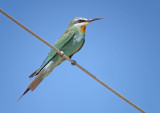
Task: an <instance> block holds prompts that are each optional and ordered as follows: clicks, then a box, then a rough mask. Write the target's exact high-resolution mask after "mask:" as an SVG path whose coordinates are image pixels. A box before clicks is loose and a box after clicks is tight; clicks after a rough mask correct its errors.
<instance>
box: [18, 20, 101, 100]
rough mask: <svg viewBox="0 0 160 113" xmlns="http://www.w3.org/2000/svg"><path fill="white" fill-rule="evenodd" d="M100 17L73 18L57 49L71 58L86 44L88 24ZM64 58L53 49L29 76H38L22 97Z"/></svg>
mask: <svg viewBox="0 0 160 113" xmlns="http://www.w3.org/2000/svg"><path fill="white" fill-rule="evenodd" d="M100 19H102V18H94V19H86V18H82V17H75V18H74V19H72V20H71V22H70V24H69V26H68V28H67V30H66V31H65V32H64V34H63V35H62V36H61V37H60V38H59V39H58V40H57V41H56V43H55V44H54V46H55V47H56V48H57V49H59V50H60V51H61V52H62V54H63V53H64V54H65V55H67V56H68V57H69V58H71V57H72V56H73V55H74V54H75V53H76V52H78V51H79V50H80V49H81V48H82V46H83V45H84V42H85V38H84V37H85V29H86V26H87V25H88V24H89V23H90V22H92V21H95V20H100ZM64 60H65V58H63V57H62V56H61V55H59V54H58V53H57V52H56V51H54V50H53V49H51V51H50V52H49V53H48V56H47V57H46V59H45V60H44V62H43V63H42V65H41V66H40V68H38V69H37V70H36V71H35V72H34V73H33V74H31V75H30V76H29V78H31V77H33V76H36V78H35V79H34V80H33V81H32V82H31V83H30V85H29V86H28V88H27V89H26V91H25V92H24V93H23V94H22V95H21V97H22V96H23V95H25V94H26V93H27V92H28V91H29V90H31V91H33V90H34V89H35V88H36V87H37V86H38V85H39V84H40V82H41V81H42V80H43V79H44V78H45V77H46V76H47V75H48V74H49V73H51V71H52V70H53V69H54V68H55V67H56V66H58V65H59V64H61V63H62V62H63V61H64ZM21 97H20V98H21ZM20 98H19V99H20ZM19 99H18V100H19Z"/></svg>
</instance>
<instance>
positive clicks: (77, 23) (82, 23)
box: [69, 17, 103, 32]
mask: <svg viewBox="0 0 160 113" xmlns="http://www.w3.org/2000/svg"><path fill="white" fill-rule="evenodd" d="M100 19H103V18H93V19H86V18H82V17H75V18H74V19H72V20H71V22H70V24H69V27H70V28H78V29H79V30H80V31H81V32H85V29H86V26H87V25H88V24H89V23H90V22H93V21H95V20H100Z"/></svg>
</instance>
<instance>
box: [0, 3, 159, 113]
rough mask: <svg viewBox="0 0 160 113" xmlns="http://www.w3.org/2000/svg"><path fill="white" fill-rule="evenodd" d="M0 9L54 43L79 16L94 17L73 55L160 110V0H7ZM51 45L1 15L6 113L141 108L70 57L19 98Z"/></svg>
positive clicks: (104, 112) (1, 92)
mask: <svg viewBox="0 0 160 113" xmlns="http://www.w3.org/2000/svg"><path fill="white" fill-rule="evenodd" d="M0 7H1V8H2V9H3V10H4V11H6V12H7V13H9V14H10V15H11V16H12V17H14V18H15V19H17V20H18V21H19V22H21V23H22V24H23V25H25V26H27V27H28V28H29V29H31V30H32V31H33V32H35V33H37V34H38V35H39V36H41V37H43V38H44V39H45V40H47V41H48V42H49V43H51V44H54V43H55V41H56V40H57V39H58V38H59V37H60V36H61V35H62V34H63V32H64V31H65V29H66V28H67V27H68V24H69V22H70V20H71V19H73V18H74V17H77V16H78V17H79V16H80V17H85V18H95V17H101V18H104V19H103V20H99V21H95V22H93V23H90V24H89V25H88V26H87V29H86V42H85V45H84V47H83V48H82V49H81V51H80V52H78V53H77V54H76V55H74V57H73V59H74V60H76V61H77V62H78V63H79V64H80V65H82V66H83V67H84V68H86V69H87V70H89V71H90V72H91V73H93V74H94V75H95V76H96V77H98V78H99V79H101V80H102V81H103V82H105V83H106V84H108V85H109V86H110V87H112V88H113V89H115V90H116V91H117V92H119V93H120V94H122V95H123V96H125V97H126V98H127V99H129V100H130V101H132V102H133V103H134V104H136V105H137V106H139V107H140V108H142V109H144V110H145V111H146V112H150V113H158V112H160V109H159V107H160V98H159V96H160V90H159V86H160V82H159V81H160V13H159V12H160V1H159V0H121V1H120V0H117V1H111V0H97V1H94V0H92V1H87V0H79V1H76V0H73V1H61V0H26V1H25V0H1V1H0ZM49 50H50V48H49V47H48V46H46V45H45V44H43V43H42V42H40V41H39V40H37V39H36V38H35V37H33V36H32V35H30V34H29V33H27V32H26V31H24V30H23V29H22V28H20V27H19V26H18V25H16V24H15V23H14V22H12V21H11V20H9V19H8V18H6V17H5V16H4V15H2V14H0V52H1V53H0V63H1V64H0V77H1V79H0V113H139V111H138V110H136V109H135V108H133V107H132V106H130V105H129V104H127V103H126V102H125V101H123V100H122V99H120V98H119V97H117V96H116V95H115V94H113V93H112V92H110V91H109V90H108V89H106V88H105V87H103V86H102V85H100V84H99V83H98V82H96V81H95V80H93V79H92V78H91V77H89V76H88V75H86V74H85V73H84V72H82V71H81V70H80V69H78V68H77V67H75V66H71V64H70V62H69V61H65V62H63V63H62V64H61V65H60V66H58V67H57V68H55V70H54V71H53V72H52V73H51V74H50V75H49V76H48V77H46V78H45V80H44V81H43V82H42V83H41V84H40V85H39V86H38V87H37V88H36V90H35V91H34V92H29V93H27V94H26V95H25V96H24V97H23V98H22V99H21V100H20V101H19V102H17V99H18V98H19V97H20V95H21V94H22V93H23V92H24V91H25V89H26V88H27V87H28V85H29V83H30V82H31V81H32V80H33V79H32V80H31V79H29V78H28V76H29V75H30V74H31V73H32V72H34V71H35V70H36V69H37V68H38V67H39V66H40V65H41V63H42V62H43V60H44V59H45V57H46V56H47V54H48V52H49Z"/></svg>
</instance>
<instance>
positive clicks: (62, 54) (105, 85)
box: [0, 9, 145, 113]
mask: <svg viewBox="0 0 160 113" xmlns="http://www.w3.org/2000/svg"><path fill="white" fill-rule="evenodd" d="M0 12H1V13H2V14H4V15H5V16H6V17H8V18H9V19H11V20H12V21H14V22H15V23H16V24H18V25H19V26H21V27H22V28H23V29H25V30H26V31H28V32H29V33H30V34H32V35H33V36H35V37H36V38H38V39H39V40H40V41H42V42H43V43H45V44H46V45H48V46H49V47H51V48H52V49H53V50H55V51H56V52H57V53H58V54H60V55H61V56H63V57H64V58H65V59H67V60H69V61H70V62H71V63H73V64H75V65H76V66H77V67H78V68H80V69H81V70H82V71H84V72H85V73H86V74H88V75H89V76H91V77H92V78H93V79H95V80H96V81H97V82H99V83H100V84H102V85H103V86H104V87H106V88H107V89H109V90H110V91H111V92H113V93H114V94H116V95H117V96H118V97H120V98H121V99H123V100H124V101H126V102H127V103H128V104H130V105H131V106H133V107H134V108H136V109H137V110H139V111H141V112H142V113H145V111H144V110H142V109H141V108H139V107H138V106H136V105H135V104H133V103H132V102H131V101H129V100H128V99H126V98H125V97H124V96H122V95H121V94H119V93H118V92H116V91H115V90H113V89H112V88H111V87H109V86H108V85H107V84H105V83H104V82H102V81H101V80H99V79H98V78H96V77H95V76H94V75H93V74H91V73H90V72H88V71H87V70H86V69H84V68H83V67H82V66H80V65H79V64H77V63H75V61H73V60H71V59H70V58H69V57H68V56H67V55H65V54H64V53H63V52H62V51H59V50H58V49H57V48H56V47H54V46H53V45H51V44H50V43H48V42H47V41H45V40H44V39H42V38H41V37H39V36H38V35H36V34H35V33H33V32H32V31H31V30H29V29H28V28H26V27H25V26H24V25H22V24H21V23H19V22H18V21H17V20H15V19H14V18H13V17H11V16H10V15H8V14H7V13H5V12H4V11H3V10H1V9H0Z"/></svg>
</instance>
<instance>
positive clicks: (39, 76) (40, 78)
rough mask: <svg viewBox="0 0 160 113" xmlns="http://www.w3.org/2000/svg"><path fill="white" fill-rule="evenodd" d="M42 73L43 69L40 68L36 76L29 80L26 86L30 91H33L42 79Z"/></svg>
mask: <svg viewBox="0 0 160 113" xmlns="http://www.w3.org/2000/svg"><path fill="white" fill-rule="evenodd" d="M43 74H44V70H41V71H40V73H39V74H38V75H37V76H36V78H35V79H34V80H33V81H32V82H31V84H30V85H29V86H28V88H29V89H31V91H33V90H34V89H35V88H36V87H37V86H38V85H39V84H40V83H41V81H42V80H43V79H42V75H43Z"/></svg>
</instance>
